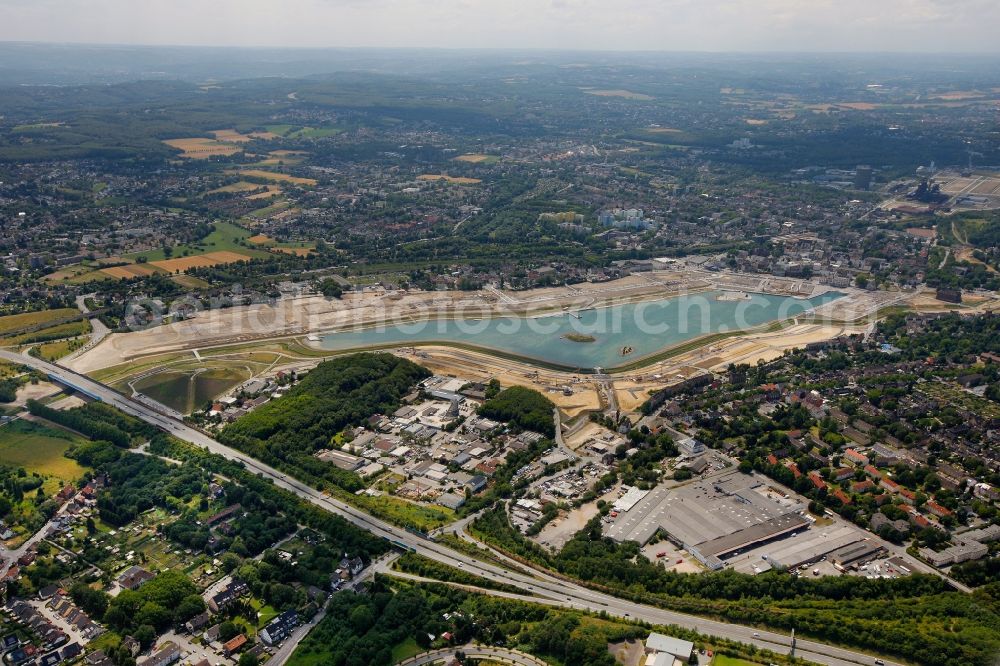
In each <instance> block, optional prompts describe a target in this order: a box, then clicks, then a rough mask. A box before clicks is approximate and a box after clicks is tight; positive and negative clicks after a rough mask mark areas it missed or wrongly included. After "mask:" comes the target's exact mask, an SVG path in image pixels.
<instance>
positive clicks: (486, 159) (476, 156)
mask: <svg viewBox="0 0 1000 666" xmlns="http://www.w3.org/2000/svg"><path fill="white" fill-rule="evenodd" d="M454 161H455V162H468V163H469V164H494V163H496V162H499V161H500V158H499V157H497V156H496V155H483V154H482V153H468V154H466V155H459V156H458V157H456V158H454Z"/></svg>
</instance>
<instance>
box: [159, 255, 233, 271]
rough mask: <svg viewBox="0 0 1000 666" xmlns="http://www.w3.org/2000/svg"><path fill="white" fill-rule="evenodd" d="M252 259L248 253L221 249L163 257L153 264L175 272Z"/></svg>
mask: <svg viewBox="0 0 1000 666" xmlns="http://www.w3.org/2000/svg"><path fill="white" fill-rule="evenodd" d="M250 259H253V257H251V256H250V255H248V254H242V253H240V252H232V251H230V250H219V251H218V252H206V253H205V254H196V255H192V256H189V257H177V258H176V259H163V260H162V261H154V262H152V264H153V265H154V266H156V267H157V268H161V269H163V270H165V271H166V272H168V273H174V272H177V271H182V272H183V271H187V270H190V269H192V268H205V267H207V266H218V265H219V264H233V263H236V262H237V261H249V260H250Z"/></svg>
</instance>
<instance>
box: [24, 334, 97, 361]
mask: <svg viewBox="0 0 1000 666" xmlns="http://www.w3.org/2000/svg"><path fill="white" fill-rule="evenodd" d="M85 344H87V338H70V339H69V340H57V341H56V342H46V343H45V344H41V345H38V346H37V347H35V348H34V351H33V353H37V354H38V357H39V358H41V359H44V360H46V361H58V360H59V359H61V358H62V357H63V356H65V355H66V354H69V353H70V352H73V351H76V350H77V349H79V348H80V347H82V346H83V345H85Z"/></svg>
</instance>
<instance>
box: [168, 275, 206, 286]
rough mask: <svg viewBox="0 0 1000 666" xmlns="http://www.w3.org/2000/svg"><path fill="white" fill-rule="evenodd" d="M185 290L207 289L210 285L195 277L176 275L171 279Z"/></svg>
mask: <svg viewBox="0 0 1000 666" xmlns="http://www.w3.org/2000/svg"><path fill="white" fill-rule="evenodd" d="M170 279H171V280H173V281H174V282H175V283H177V284H179V285H180V286H182V287H184V288H185V289H206V288H207V287H208V283H207V282H205V281H204V280H202V279H201V278H196V277H194V276H193V275H174V276H172V277H171V278H170Z"/></svg>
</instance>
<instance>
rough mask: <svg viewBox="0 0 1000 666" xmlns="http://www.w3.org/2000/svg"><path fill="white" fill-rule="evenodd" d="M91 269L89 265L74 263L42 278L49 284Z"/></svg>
mask: <svg viewBox="0 0 1000 666" xmlns="http://www.w3.org/2000/svg"><path fill="white" fill-rule="evenodd" d="M91 270H93V269H92V268H91V267H90V266H87V265H86V264H76V265H73V266H67V267H66V268H60V269H59V270H57V271H55V272H54V273H49V274H48V275H46V276H45V277H43V278H42V279H43V280H45V281H46V282H48V283H49V284H55V283H56V282H63V281H67V282H68V281H70V280H71V279H72V278H74V277H76V276H77V275H80V274H82V273H88V272H90V271H91Z"/></svg>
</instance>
